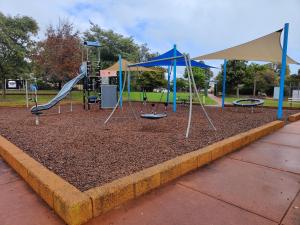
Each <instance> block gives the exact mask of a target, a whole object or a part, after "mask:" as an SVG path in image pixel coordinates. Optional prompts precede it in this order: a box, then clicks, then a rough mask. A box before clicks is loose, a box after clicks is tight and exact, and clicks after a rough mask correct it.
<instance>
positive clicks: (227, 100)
mask: <svg viewBox="0 0 300 225" xmlns="http://www.w3.org/2000/svg"><path fill="white" fill-rule="evenodd" d="M240 98H246V97H245V96H241V97H240ZM237 99H238V98H236V97H226V98H225V103H230V104H231V103H232V102H233V101H235V100H237ZM264 101H265V103H264V106H273V107H277V106H278V100H275V99H264ZM290 106H291V105H290V103H289V102H288V101H287V100H286V101H284V102H283V107H290ZM292 107H293V108H300V103H295V102H293V104H292Z"/></svg>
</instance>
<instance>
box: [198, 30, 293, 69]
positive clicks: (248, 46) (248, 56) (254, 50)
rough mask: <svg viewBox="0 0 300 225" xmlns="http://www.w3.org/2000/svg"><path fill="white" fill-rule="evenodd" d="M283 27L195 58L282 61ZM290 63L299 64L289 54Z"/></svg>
mask: <svg viewBox="0 0 300 225" xmlns="http://www.w3.org/2000/svg"><path fill="white" fill-rule="evenodd" d="M282 30H283V29H280V30H278V31H275V32H273V33H271V34H268V35H266V36H263V37H260V38H257V39H255V40H252V41H249V42H246V43H244V44H241V45H237V46H234V47H231V48H227V49H224V50H222V51H217V52H214V53H210V54H206V55H201V56H197V57H195V58H193V59H195V60H205V59H206V60H207V59H228V60H247V61H264V62H273V63H281V57H282V47H281V43H280V37H281V33H282ZM286 62H287V63H288V64H299V63H298V62H296V61H295V60H293V59H292V58H290V57H289V56H287V58H286Z"/></svg>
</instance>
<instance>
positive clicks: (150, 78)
mask: <svg viewBox="0 0 300 225" xmlns="http://www.w3.org/2000/svg"><path fill="white" fill-rule="evenodd" d="M136 79H137V80H136V89H139V90H145V91H153V89H154V88H159V87H163V88H166V87H167V80H166V78H165V75H164V71H163V70H162V72H150V71H149V72H143V74H141V75H139V76H137V78H136Z"/></svg>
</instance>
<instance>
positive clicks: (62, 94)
mask: <svg viewBox="0 0 300 225" xmlns="http://www.w3.org/2000/svg"><path fill="white" fill-rule="evenodd" d="M80 71H81V73H80V74H79V75H78V76H77V77H75V78H73V79H72V80H70V81H68V82H67V83H66V84H65V85H64V86H63V87H62V89H61V90H60V91H59V92H58V93H57V95H56V96H55V97H54V98H53V99H52V100H51V101H50V102H48V103H46V104H43V105H38V106H33V107H32V108H31V113H33V114H36V113H38V112H40V111H42V110H47V109H50V108H52V107H53V106H55V105H56V104H57V103H59V102H60V101H61V100H62V99H64V98H65V97H66V96H67V95H68V94H69V93H70V92H71V91H72V88H73V87H74V86H75V85H76V84H77V83H78V82H79V81H80V80H81V79H83V78H84V77H85V76H86V71H85V70H84V69H82V68H81V70H80ZM82 71H84V72H82Z"/></svg>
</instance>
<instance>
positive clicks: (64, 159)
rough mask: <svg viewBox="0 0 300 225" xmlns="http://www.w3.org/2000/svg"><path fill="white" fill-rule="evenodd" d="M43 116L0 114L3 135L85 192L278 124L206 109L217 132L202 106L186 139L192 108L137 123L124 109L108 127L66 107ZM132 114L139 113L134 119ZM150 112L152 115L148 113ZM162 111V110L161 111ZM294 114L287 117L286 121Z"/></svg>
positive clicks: (260, 114) (269, 117)
mask: <svg viewBox="0 0 300 225" xmlns="http://www.w3.org/2000/svg"><path fill="white" fill-rule="evenodd" d="M61 107H62V110H61V111H62V114H57V108H54V109H51V110H49V111H47V112H45V113H44V114H42V115H41V116H40V126H35V124H34V116H33V115H31V114H30V112H29V110H28V109H24V108H1V110H0V123H1V128H0V134H1V135H3V136H4V137H6V138H7V139H9V140H10V141H11V142H13V143H14V144H16V145H17V146H19V147H20V148H21V149H23V150H24V151H26V153H28V154H29V155H30V156H32V157H33V158H34V159H36V160H38V161H39V162H40V163H42V164H43V165H45V166H46V167H47V168H48V169H50V170H52V171H53V172H55V173H56V174H58V175H60V176H61V177H63V178H64V179H66V180H67V181H68V182H70V183H71V184H73V185H74V186H76V187H77V188H78V189H80V190H81V191H85V190H88V189H90V188H92V187H96V186H100V185H102V184H104V183H107V182H110V181H112V180H115V179H117V178H120V177H123V176H126V175H129V174H131V173H134V172H137V171H140V170H142V169H144V168H148V167H150V166H153V165H156V164H158V163H161V162H164V161H166V160H169V159H171V158H174V157H176V156H178V155H182V154H184V153H187V152H191V151H193V150H196V149H199V148H202V147H204V146H206V145H209V144H212V143H214V142H216V141H219V140H222V139H224V138H226V137H230V136H232V135H235V134H237V133H240V132H244V131H247V130H249V129H251V128H255V127H258V126H261V125H263V124H265V123H268V122H271V121H273V120H275V119H276V110H273V109H263V110H261V109H256V110H255V111H254V113H251V110H250V109H238V110H237V109H235V108H226V109H225V110H224V111H223V112H222V111H221V109H219V108H214V107H211V108H207V111H208V113H209V115H210V117H211V118H212V121H213V122H214V125H215V126H216V128H217V131H214V130H213V129H212V128H211V127H210V125H209V123H208V121H207V120H206V118H205V116H204V113H203V111H202V109H201V108H200V106H194V107H193V119H192V128H191V133H190V138H189V139H185V129H186V125H187V114H188V108H187V107H185V106H180V107H179V109H178V112H177V113H172V112H169V114H168V117H167V118H164V119H160V120H146V119H140V118H139V111H140V104H133V106H132V107H133V108H132V109H133V110H131V108H130V107H129V106H128V105H126V104H125V107H124V108H123V111H121V110H118V111H117V112H116V113H115V114H114V116H113V118H112V119H111V121H109V123H108V124H107V125H104V120H105V119H106V118H107V116H108V114H109V113H110V112H111V111H110V110H99V109H97V107H94V108H93V109H92V110H90V111H84V110H83V109H82V106H81V105H76V106H74V109H73V110H74V111H73V112H68V110H69V107H68V106H67V105H65V106H61ZM132 111H134V112H135V114H136V117H137V119H135V117H134V115H133V113H132ZM149 111H150V109H149ZM158 111H159V109H158ZM292 113H296V111H287V112H286V115H285V116H287V115H289V114H292Z"/></svg>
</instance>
